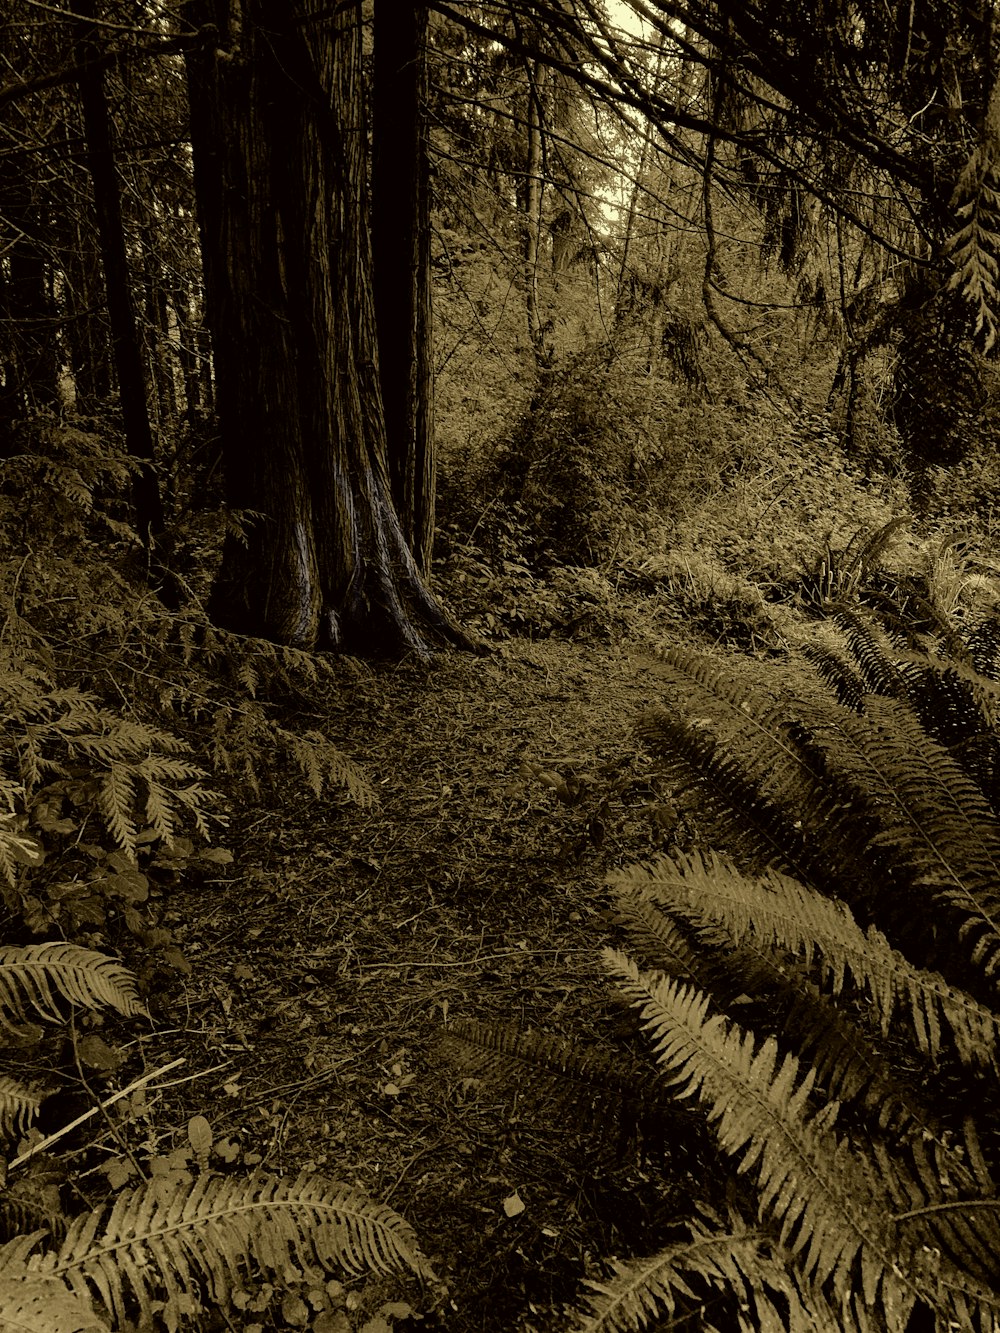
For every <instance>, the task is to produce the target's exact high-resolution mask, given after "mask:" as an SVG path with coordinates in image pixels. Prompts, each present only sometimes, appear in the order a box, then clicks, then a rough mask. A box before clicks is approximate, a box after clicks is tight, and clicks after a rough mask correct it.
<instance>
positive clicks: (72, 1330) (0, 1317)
mask: <svg viewBox="0 0 1000 1333" xmlns="http://www.w3.org/2000/svg"><path fill="white" fill-rule="evenodd" d="M0 1328H2V1329H4V1330H6V1331H7V1333H110V1330H111V1325H110V1324H106V1323H105V1322H104V1320H103V1319H99V1318H98V1317H97V1315H96V1314H95V1312H94V1308H93V1306H92V1305H91V1304H90V1301H89V1300H88V1299H87V1298H86V1297H85V1296H78V1295H75V1294H74V1293H73V1292H71V1291H70V1290H69V1289H68V1288H67V1287H66V1286H65V1284H64V1283H62V1282H59V1281H58V1280H56V1279H47V1278H40V1277H35V1276H33V1275H28V1274H26V1273H25V1274H22V1275H21V1276H19V1277H14V1276H0Z"/></svg>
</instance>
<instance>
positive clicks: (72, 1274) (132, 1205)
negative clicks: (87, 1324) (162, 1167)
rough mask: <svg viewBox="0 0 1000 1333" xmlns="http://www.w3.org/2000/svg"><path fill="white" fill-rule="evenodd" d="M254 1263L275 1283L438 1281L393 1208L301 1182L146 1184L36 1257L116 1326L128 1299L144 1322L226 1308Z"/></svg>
mask: <svg viewBox="0 0 1000 1333" xmlns="http://www.w3.org/2000/svg"><path fill="white" fill-rule="evenodd" d="M248 1264H252V1265H253V1266H255V1267H257V1268H259V1269H260V1270H263V1272H265V1273H266V1274H270V1275H272V1276H275V1277H277V1279H278V1280H283V1279H284V1278H285V1277H286V1275H287V1273H288V1272H289V1271H291V1272H293V1273H294V1272H301V1271H302V1269H303V1267H308V1266H318V1267H320V1268H321V1269H324V1270H330V1269H340V1270H344V1271H346V1272H348V1273H350V1274H361V1273H365V1272H368V1271H373V1272H376V1273H392V1272H398V1271H399V1270H401V1269H407V1268H408V1269H410V1270H411V1271H413V1272H414V1273H417V1274H419V1275H421V1276H433V1274H431V1271H430V1269H429V1267H428V1265H427V1262H426V1260H425V1259H424V1257H423V1255H422V1254H421V1253H420V1249H419V1247H418V1245H417V1241H416V1237H415V1235H414V1233H413V1231H412V1230H411V1228H410V1227H409V1225H408V1224H407V1223H406V1222H405V1221H404V1220H403V1219H402V1218H401V1217H400V1216H399V1215H398V1214H397V1213H394V1212H393V1211H392V1209H391V1208H387V1207H385V1206H384V1205H383V1204H378V1203H375V1202H373V1201H372V1200H371V1199H369V1198H367V1197H366V1196H365V1195H363V1194H361V1193H360V1192H359V1191H357V1190H355V1189H352V1188H351V1187H349V1186H346V1185H338V1184H335V1183H333V1182H331V1181H327V1180H324V1179H322V1178H321V1177H318V1176H311V1175H306V1174H304V1175H300V1176H299V1177H298V1178H297V1179H295V1180H283V1179H279V1178H277V1177H273V1176H266V1175H256V1176H254V1177H252V1178H251V1179H250V1180H235V1179H233V1178H228V1177H227V1178H222V1177H218V1176H210V1175H203V1176H200V1177H198V1178H197V1179H195V1180H193V1181H181V1180H174V1181H171V1182H169V1183H168V1182H166V1181H164V1180H153V1181H149V1182H147V1183H146V1184H144V1185H141V1186H138V1187H137V1188H135V1189H130V1190H125V1191H123V1192H122V1193H121V1194H119V1195H118V1197H117V1199H116V1200H115V1203H114V1206H113V1207H112V1209H111V1212H110V1214H109V1215H107V1216H106V1217H105V1216H102V1214H100V1213H99V1212H94V1213H89V1214H86V1215H85V1216H83V1217H81V1218H79V1219H77V1221H76V1222H74V1223H73V1225H72V1226H71V1227H70V1229H69V1231H68V1233H67V1235H66V1238H65V1240H64V1242H63V1244H62V1245H61V1247H60V1248H59V1250H58V1251H57V1252H50V1253H47V1254H41V1255H35V1256H33V1257H32V1259H31V1267H32V1269H33V1271H34V1272H36V1273H38V1274H39V1275H40V1276H45V1277H51V1278H57V1279H59V1280H60V1281H61V1282H64V1283H66V1284H67V1285H68V1286H69V1288H70V1289H71V1291H72V1292H73V1293H74V1294H75V1295H76V1296H77V1297H78V1298H79V1299H80V1300H85V1299H88V1298H89V1297H90V1296H91V1295H92V1294H96V1295H97V1296H98V1298H99V1299H100V1300H101V1301H102V1302H103V1304H104V1305H105V1306H106V1307H107V1308H108V1309H110V1310H111V1311H112V1314H113V1315H114V1317H115V1319H116V1321H118V1322H119V1323H120V1322H122V1321H124V1319H125V1317H126V1303H127V1302H128V1301H129V1300H134V1301H135V1302H136V1303H137V1304H138V1306H139V1308H140V1309H141V1310H142V1311H143V1312H144V1313H145V1314H147V1315H148V1313H149V1311H150V1309H151V1304H152V1302H153V1300H154V1299H155V1300H158V1301H159V1300H165V1302H166V1311H165V1314H166V1316H167V1318H168V1320H169V1318H170V1316H171V1315H172V1314H173V1315H174V1316H175V1317H176V1315H177V1314H178V1313H179V1312H180V1311H183V1310H186V1309H190V1308H191V1304H192V1302H194V1303H195V1304H196V1306H197V1303H198V1302H199V1301H200V1299H201V1297H202V1294H203V1292H207V1294H208V1297H209V1299H210V1300H211V1301H213V1302H214V1303H217V1304H223V1303H225V1301H226V1300H227V1299H228V1296H229V1293H230V1291H231V1290H232V1288H233V1286H234V1285H236V1284H238V1283H239V1282H240V1281H241V1280H242V1278H241V1270H242V1269H243V1268H244V1267H245V1266H246V1265H248Z"/></svg>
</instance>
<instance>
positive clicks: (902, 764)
mask: <svg viewBox="0 0 1000 1333" xmlns="http://www.w3.org/2000/svg"><path fill="white" fill-rule="evenodd" d="M810 743H811V744H813V745H815V746H816V748H817V749H818V750H819V751H820V752H821V753H822V754H823V756H824V758H825V760H826V762H827V765H828V767H829V770H830V772H831V775H832V776H833V777H834V778H835V779H836V781H837V783H839V784H842V785H843V787H844V788H846V789H848V790H853V792H854V793H856V795H857V797H859V798H860V800H862V801H863V802H864V804H865V806H867V808H868V809H869V811H871V812H872V814H873V815H875V816H877V817H878V819H879V821H880V822H881V825H882V828H881V831H880V832H879V833H878V834H877V836H876V837H875V838H874V840H873V841H872V843H871V844H870V850H871V851H872V852H873V853H874V855H875V856H876V857H877V862H876V863H878V862H879V861H880V862H881V863H882V865H883V866H885V867H888V868H890V869H891V870H892V871H893V872H894V873H895V874H897V875H899V876H902V878H903V882H904V883H907V884H910V885H912V886H913V887H915V888H920V889H923V890H924V891H926V892H927V893H928V894H929V896H931V897H932V898H933V899H935V900H937V901H939V902H941V903H946V904H948V905H949V906H950V907H951V908H953V909H954V911H955V913H956V915H957V916H958V917H959V919H960V934H961V935H962V936H963V937H967V938H968V939H969V941H970V944H971V948H970V953H971V957H972V960H973V962H974V963H975V964H976V965H977V967H979V968H980V969H981V970H982V972H983V973H984V974H985V975H986V976H988V977H992V976H994V975H995V974H996V973H997V971H998V970H1000V821H998V819H997V817H996V815H994V813H993V811H992V810H991V808H990V806H989V804H988V802H987V801H986V799H985V797H984V796H983V794H982V792H981V791H980V790H979V788H978V787H977V786H976V784H975V783H974V782H973V781H972V779H971V778H970V777H969V776H968V774H967V773H966V772H965V771H964V770H963V769H962V768H961V767H960V765H959V764H958V763H956V761H955V760H954V759H953V758H952V757H951V755H950V754H949V753H948V752H947V750H945V749H944V747H943V746H941V745H939V744H938V743H937V742H936V741H934V740H932V739H931V738H930V737H929V736H928V735H927V732H926V731H925V729H924V728H923V727H922V726H921V724H920V721H919V719H918V718H917V717H916V716H915V715H914V713H913V712H912V710H911V709H910V707H909V706H908V705H907V704H905V703H904V702H903V701H902V700H899V699H880V698H875V697H873V698H871V699H869V700H868V702H867V703H866V706H865V713H864V715H863V716H856V715H855V714H852V713H850V712H848V710H846V709H844V710H841V713H840V715H839V716H838V717H836V718H834V717H832V715H831V717H830V718H828V719H827V720H826V721H824V722H823V723H821V724H820V725H818V726H817V727H816V728H815V730H814V731H813V733H812V736H811V738H810Z"/></svg>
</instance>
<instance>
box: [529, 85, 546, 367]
mask: <svg viewBox="0 0 1000 1333" xmlns="http://www.w3.org/2000/svg"><path fill="white" fill-rule="evenodd" d="M547 74H548V71H547V69H546V67H545V66H544V65H543V64H542V63H541V62H540V61H536V62H535V63H534V65H533V66H532V67H531V74H530V78H529V80H528V109H527V124H526V129H527V135H528V142H527V158H526V161H525V168H524V280H525V300H526V303H527V314H528V337H529V338H530V340H531V346H532V350H533V351H534V353H535V363H536V364H537V366H538V367H539V369H548V368H549V366H550V365H551V361H552V350H551V348H550V347H549V346H548V345H547V340H546V336H545V327H544V325H543V324H542V317H541V312H540V310H539V304H538V265H539V248H540V243H541V235H542V198H543V190H542V167H543V162H542V133H543V103H542V99H543V97H544V94H545V83H546V78H547Z"/></svg>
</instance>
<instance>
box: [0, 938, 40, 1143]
mask: <svg viewBox="0 0 1000 1333" xmlns="http://www.w3.org/2000/svg"><path fill="white" fill-rule="evenodd" d="M0 966H2V964H0ZM46 1095H47V1094H46V1093H45V1092H44V1091H43V1090H42V1089H40V1088H36V1087H33V1086H31V1085H29V1084H25V1083H18V1082H16V1081H15V1080H14V1079H12V1078H8V1077H7V1076H6V1075H4V1074H0V1137H2V1138H4V1139H10V1138H12V1137H13V1136H14V1135H15V1134H23V1133H24V1132H25V1131H26V1130H27V1128H28V1125H29V1124H30V1123H31V1121H33V1120H34V1118H35V1116H36V1115H37V1114H38V1108H39V1107H40V1106H41V1104H42V1102H43V1100H44V1098H45V1097H46Z"/></svg>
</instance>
